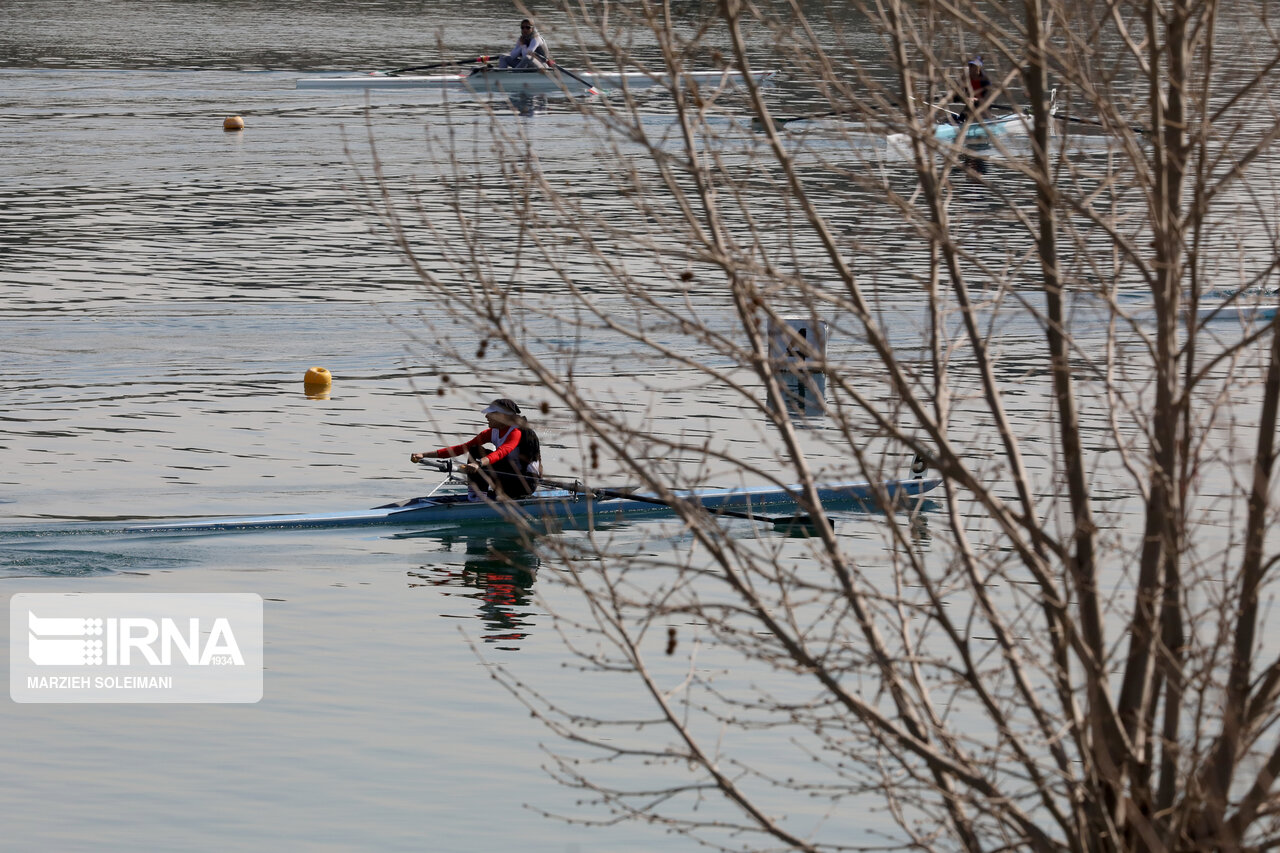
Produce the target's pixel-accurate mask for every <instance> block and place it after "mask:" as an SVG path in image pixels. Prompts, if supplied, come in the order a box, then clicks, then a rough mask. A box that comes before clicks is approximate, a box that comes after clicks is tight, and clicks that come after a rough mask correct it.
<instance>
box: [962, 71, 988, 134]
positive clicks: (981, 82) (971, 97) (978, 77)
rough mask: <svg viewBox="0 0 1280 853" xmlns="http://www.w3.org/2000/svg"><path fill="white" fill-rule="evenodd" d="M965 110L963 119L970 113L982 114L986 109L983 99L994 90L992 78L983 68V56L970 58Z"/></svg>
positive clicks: (965, 83) (965, 91)
mask: <svg viewBox="0 0 1280 853" xmlns="http://www.w3.org/2000/svg"><path fill="white" fill-rule="evenodd" d="M963 88H964V102H965V105H964V112H963V114H962V115H961V120H963V119H964V117H965V116H967V115H969V114H971V113H972V114H973V115H974V116H975V117H976V116H980V115H982V113H983V111H984V110H985V109H986V107H985V105H984V104H983V101H984V100H985V99H986V97H987V95H989V94H990V93H991V92H992V84H991V78H989V77H987V72H985V71H983V70H982V57H981V56H975V57H974V58H973V59H970V60H969V71H968V76H967V77H966V78H965V80H964V85H963Z"/></svg>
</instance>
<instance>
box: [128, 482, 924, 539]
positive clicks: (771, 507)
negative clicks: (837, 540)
mask: <svg viewBox="0 0 1280 853" xmlns="http://www.w3.org/2000/svg"><path fill="white" fill-rule="evenodd" d="M941 482H942V481H941V480H939V479H910V480H889V481H886V482H884V483H880V484H878V485H873V484H870V483H827V484H820V485H819V486H818V494H819V496H820V498H821V500H822V502H823V505H824V506H826V505H831V506H838V505H840V504H845V505H847V504H851V503H853V504H859V503H860V504H864V505H865V504H869V503H870V504H875V502H876V501H877V500H878V497H877V491H880V492H881V494H886V495H888V497H889V500H890V501H893V502H900V501H904V500H907V499H909V498H913V497H915V496H917V495H922V494H924V493H926V492H928V491H930V490H932V489H934V488H937V486H938V485H939V484H940V483H941ZM798 490H799V487H798V486H789V487H787V488H786V489H780V488H776V487H772V486H756V487H751V488H741V489H696V490H692V491H687V492H682V493H680V494H679V495H678V497H679V498H680V499H682V500H687V501H691V502H696V503H697V504H700V505H701V506H702V507H704V508H706V509H708V510H710V511H711V512H713V513H714V512H715V511H716V510H729V511H732V512H738V513H748V514H755V513H761V514H764V515H766V516H768V515H772V514H776V513H777V512H778V511H782V512H794V511H795V510H796V502H795V500H794V499H793V495H795V494H796V493H798ZM646 497H647V498H649V500H639V499H638V498H646ZM653 500H654V498H653V497H652V496H649V495H635V496H634V497H628V498H621V497H619V498H603V497H601V498H594V497H592V496H590V495H584V494H581V493H578V492H569V491H543V492H538V493H537V494H536V495H534V496H532V497H529V498H525V499H523V500H519V501H506V502H500V503H490V502H483V501H482V502H474V503H472V502H466V501H461V502H459V501H450V500H448V498H439V497H434V498H433V497H425V498H413V499H410V500H407V501H400V502H398V503H396V504H388V505H386V506H381V507H375V508H373V509H364V510H353V511H348V512H326V513H312V514H295V515H263V516H246V517H240V518H202V519H190V520H185V521H171V522H160V523H148V524H138V525H134V526H131V527H129V528H126V529H127V530H128V531H130V532H134V533H200V532H217V531H224V530H255V529H294V528H316V527H355V526H368V525H379V524H390V525H422V524H459V523H483V522H510V521H515V520H539V519H583V518H591V519H594V520H595V521H596V522H609V521H614V520H618V519H621V518H627V517H631V516H636V515H644V514H654V513H663V512H668V513H669V512H671V509H670V507H667V506H663V505H660V504H656V503H653V502H652V501H653ZM766 520H767V519H766Z"/></svg>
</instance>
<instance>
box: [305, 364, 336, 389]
mask: <svg viewBox="0 0 1280 853" xmlns="http://www.w3.org/2000/svg"><path fill="white" fill-rule="evenodd" d="M332 384H333V376H332V375H331V374H330V373H329V371H327V370H325V369H324V368H323V367H313V368H311V369H310V370H308V371H307V375H306V376H304V377H302V386H303V387H304V388H307V389H308V390H310V389H313V388H314V389H317V390H319V389H321V388H328V387H329V386H330V385H332Z"/></svg>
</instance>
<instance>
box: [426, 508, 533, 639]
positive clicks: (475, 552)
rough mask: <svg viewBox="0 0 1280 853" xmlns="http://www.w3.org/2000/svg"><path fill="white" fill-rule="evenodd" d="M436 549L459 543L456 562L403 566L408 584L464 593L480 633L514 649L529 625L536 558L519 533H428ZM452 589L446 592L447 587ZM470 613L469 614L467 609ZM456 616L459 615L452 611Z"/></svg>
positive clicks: (525, 634)
mask: <svg viewBox="0 0 1280 853" xmlns="http://www.w3.org/2000/svg"><path fill="white" fill-rule="evenodd" d="M434 536H435V537H437V538H438V541H439V543H440V548H439V550H440V551H442V552H451V553H452V552H454V551H455V546H461V547H462V549H463V554H464V559H463V561H462V564H461V565H460V566H458V565H454V564H453V563H452V562H451V561H449V562H441V561H439V560H440V556H441V555H439V554H433V557H434V558H435V559H436V560H437V562H436V563H435V564H434V565H424V566H423V567H422V568H421V569H419V570H418V571H411V572H409V577H410V578H411V580H410V582H409V586H410V587H411V588H412V587H437V588H442V589H441V590H440V591H441V594H442V595H445V596H449V595H456V596H460V597H462V598H466V599H470V600H471V601H472V602H473V603H474V605H475V607H476V609H477V610H478V611H479V612H478V613H476V614H474V615H475V616H477V617H478V618H479V619H480V620H481V621H482V622H483V623H484V633H483V634H482V635H481V638H482V639H483V640H484V642H485V643H488V644H492V645H493V646H494V647H495V648H497V649H502V650H504V651H519V650H520V645H519V643H520V642H521V641H522V640H524V639H525V638H526V637H527V636H529V629H531V628H532V627H533V624H534V622H533V619H532V617H533V616H534V615H536V614H535V613H534V612H533V611H531V610H530V609H529V605H530V600H531V598H532V594H533V582H534V580H535V579H536V578H537V575H538V567H539V566H540V565H541V558H540V557H539V556H538V554H537V551H536V550H535V548H534V547H533V546H532V545H531V544H530V543H529V542H528V541H527V540H525V539H523V538H521V537H520V536H517V535H514V534H512V533H506V532H504V533H497V534H492V533H490V534H476V535H470V536H468V535H457V536H449V535H444V536H440V535H439V534H434ZM454 589H456V590H458V592H452V591H450V590H454ZM467 615H468V616H470V615H471V614H467ZM456 618H465V617H463V616H461V615H460V614H459V615H456Z"/></svg>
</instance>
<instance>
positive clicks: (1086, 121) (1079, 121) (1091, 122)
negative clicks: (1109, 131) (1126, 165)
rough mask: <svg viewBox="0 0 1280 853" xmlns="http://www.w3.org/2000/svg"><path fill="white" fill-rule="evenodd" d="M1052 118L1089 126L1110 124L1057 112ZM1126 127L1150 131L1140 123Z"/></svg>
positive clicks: (1134, 130) (1141, 131)
mask: <svg viewBox="0 0 1280 853" xmlns="http://www.w3.org/2000/svg"><path fill="white" fill-rule="evenodd" d="M1054 118H1056V119H1060V120H1062V121H1074V122H1076V123H1077V124H1087V125H1090V126H1092V127H1109V126H1110V125H1106V124H1103V123H1102V122H1100V121H1096V120H1091V119H1087V118H1079V117H1077V116H1066V115H1057V114H1055V115H1054ZM1126 127H1128V128H1129V129H1130V130H1132V131H1133V132H1134V133H1142V134H1146V133H1150V131H1149V130H1147V129H1146V128H1145V127H1142V126H1141V125H1136V124H1128V125H1126Z"/></svg>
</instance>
